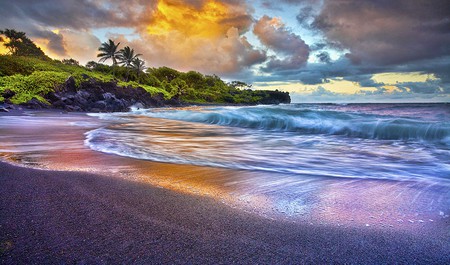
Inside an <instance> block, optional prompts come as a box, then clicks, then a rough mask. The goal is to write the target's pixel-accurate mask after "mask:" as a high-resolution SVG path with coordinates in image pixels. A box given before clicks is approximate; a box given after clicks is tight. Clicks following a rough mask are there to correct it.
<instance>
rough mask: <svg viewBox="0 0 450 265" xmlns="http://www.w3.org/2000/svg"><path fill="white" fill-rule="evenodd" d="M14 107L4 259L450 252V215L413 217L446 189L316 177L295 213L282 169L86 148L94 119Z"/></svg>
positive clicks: (2, 208)
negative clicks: (276, 191) (280, 187)
mask: <svg viewBox="0 0 450 265" xmlns="http://www.w3.org/2000/svg"><path fill="white" fill-rule="evenodd" d="M9 114H11V113H9ZM9 114H8V113H6V114H3V115H9ZM15 114H17V115H16V116H17V117H13V119H12V120H10V121H11V122H10V123H8V120H9V119H3V120H0V122H1V124H2V126H0V133H1V135H2V139H1V141H2V149H4V150H3V151H2V152H0V153H1V154H2V158H3V159H2V161H5V160H6V161H9V162H11V161H12V162H14V163H15V164H16V165H11V164H10V163H5V162H0V172H1V173H0V228H1V229H0V263H2V264H16V263H89V264H90V263H96V264H97V263H138V264H140V263H202V264H203V263H204V264H217V263H233V262H234V263H330V262H334V263H427V264H428V263H448V261H449V260H450V255H449V254H447V253H450V244H449V242H448V236H449V234H448V231H447V230H446V228H448V227H449V223H448V222H449V219H448V218H439V219H438V217H439V216H438V213H439V212H437V213H436V212H435V210H433V214H434V216H431V215H430V216H427V214H429V213H422V214H421V215H420V216H414V214H415V213H418V212H417V210H418V209H420V208H422V207H423V206H424V204H426V203H428V202H429V199H431V198H435V197H436V196H437V195H439V190H438V189H437V190H436V189H435V190H434V191H433V190H427V189H425V190H424V189H422V187H420V186H417V185H409V184H408V183H407V182H399V183H396V182H390V181H383V180H376V181H375V180H364V181H354V180H333V179H322V180H318V181H316V180H313V179H315V178H314V177H312V178H311V180H307V181H306V182H304V183H300V185H304V186H302V187H303V188H304V189H306V190H308V189H312V190H313V192H311V194H310V196H306V197H302V199H305V201H303V203H304V205H305V206H306V207H307V208H306V210H305V212H300V213H293V215H292V216H291V215H290V214H291V213H290V212H286V210H289V208H284V207H286V206H288V207H289V206H290V201H289V197H283V198H281V199H280V198H274V197H271V192H272V191H273V190H272V191H270V192H269V193H265V192H264V189H265V186H264V185H266V184H270V183H271V182H272V181H277V180H278V177H283V176H276V175H273V174H265V173H262V172H246V171H239V170H229V169H220V168H211V167H199V166H190V165H178V164H170V163H156V162H151V161H142V160H137V159H131V158H126V157H120V156H116V155H110V154H105V153H101V152H96V151H93V150H91V149H89V148H87V147H86V146H85V145H84V144H83V141H84V138H85V135H84V133H85V132H86V131H88V130H91V129H92V128H96V127H97V126H98V125H99V124H98V123H97V122H100V123H101V121H98V119H96V118H92V117H88V116H86V115H84V114H76V113H68V114H60V113H59V112H36V111H30V112H29V111H26V112H25V113H23V112H22V113H15ZM1 116H2V115H1V114H0V118H1ZM5 118H7V117H5ZM94 123H95V124H94ZM43 124H45V126H42V125H43ZM74 124H78V125H77V126H74ZM8 137H9V138H8ZM22 145H24V146H25V149H20V148H21V146H22ZM9 148H11V150H10V151H9V154H8V151H6V156H5V150H7V149H9ZM40 148H43V149H40ZM8 156H9V157H8ZM8 158H9V159H8ZM20 164H25V165H27V166H28V168H26V167H22V166H18V165H20ZM30 167H41V168H47V169H51V170H43V169H33V168H30ZM259 184H261V185H262V186H258V185H259ZM272 188H273V187H272ZM284 192H285V191H284ZM419 194H420V195H421V196H420V197H418V196H419ZM394 195H395V196H394ZM430 196H431V197H430ZM424 198H426V199H424ZM284 199H287V201H286V202H284V203H283V200H284ZM412 200H417V202H418V204H417V205H416V204H409V203H408V202H410V201H412ZM280 202H281V203H280ZM236 203H237V204H236ZM413 206H414V207H419V208H414V207H413ZM276 207H280V208H276ZM274 209H275V210H274ZM302 209H303V208H302ZM444 210H445V209H444ZM267 211H268V212H275V214H274V215H271V214H267ZM378 214H381V215H380V216H378ZM401 214H403V216H402V217H399V215H401ZM405 214H406V216H405ZM375 215H376V216H375ZM436 215H437V216H436ZM398 218H402V220H404V221H402V223H398V222H397V221H398V220H397V219H398ZM419 218H420V219H423V220H425V222H424V223H421V222H419ZM428 218H430V219H433V221H432V222H431V221H428ZM408 219H414V223H411V222H408ZM396 220H397V221H396ZM367 224H369V225H367ZM391 225H392V226H391Z"/></svg>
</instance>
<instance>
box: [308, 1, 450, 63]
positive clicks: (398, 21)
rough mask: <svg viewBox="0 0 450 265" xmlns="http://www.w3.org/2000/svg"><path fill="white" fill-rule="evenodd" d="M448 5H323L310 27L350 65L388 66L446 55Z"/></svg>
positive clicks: (449, 25) (449, 44) (449, 40)
mask: <svg viewBox="0 0 450 265" xmlns="http://www.w3.org/2000/svg"><path fill="white" fill-rule="evenodd" d="M449 18H450V2H449V1H448V0H435V1H432V2H430V1H426V0H419V1H410V0H398V1H382V0H377V1H373V0H332V1H331V0H325V1H324V4H323V7H322V9H321V11H320V14H319V15H318V16H316V17H315V19H314V22H313V23H312V26H313V27H315V28H316V29H318V30H320V31H322V32H323V33H324V35H325V37H326V38H327V40H328V41H329V42H331V43H334V44H335V45H338V46H340V48H342V49H348V50H349V51H350V53H349V54H348V58H350V59H351V60H352V61H353V62H354V63H365V62H367V63H375V64H378V65H393V64H403V63H409V62H414V61H417V60H422V59H430V58H437V57H440V56H445V55H450V48H449V47H450V19H449Z"/></svg>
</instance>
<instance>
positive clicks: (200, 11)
mask: <svg viewBox="0 0 450 265" xmlns="http://www.w3.org/2000/svg"><path fill="white" fill-rule="evenodd" d="M143 21H145V22H144V23H146V24H145V26H144V27H143V26H140V27H138V28H137V30H138V32H139V34H140V37H141V38H140V39H135V40H132V41H131V42H130V41H128V40H127V39H126V37H125V36H122V38H121V39H118V41H121V42H122V43H129V44H130V46H132V47H133V48H135V50H137V51H138V52H139V53H142V54H144V55H143V57H144V59H146V60H147V62H148V65H149V66H163V65H165V66H169V67H174V68H176V69H179V70H183V71H185V70H197V71H201V72H204V73H209V74H224V73H233V72H238V71H240V70H242V69H244V68H248V67H251V66H252V65H253V64H255V63H260V62H262V61H264V60H265V59H266V53H265V52H264V51H261V50H258V49H256V48H255V47H253V45H251V44H250V43H249V42H248V40H247V39H246V38H245V37H244V36H243V35H242V34H243V33H245V32H247V31H248V29H249V28H250V26H251V24H252V17H251V15H250V14H249V11H248V7H247V6H246V4H245V3H243V2H238V1H217V0H198V1H189V0H160V1H158V3H157V4H156V5H155V9H154V10H153V11H152V15H151V18H150V19H145V20H143Z"/></svg>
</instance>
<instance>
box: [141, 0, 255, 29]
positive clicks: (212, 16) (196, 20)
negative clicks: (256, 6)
mask: <svg viewBox="0 0 450 265" xmlns="http://www.w3.org/2000/svg"><path fill="white" fill-rule="evenodd" d="M250 24H251V19H250V16H249V15H248V14H247V11H246V8H245V6H240V5H230V4H226V3H222V2H220V1H214V0H212V1H204V2H203V3H202V4H201V6H200V7H199V6H195V5H190V4H187V3H186V1H180V0H160V1H159V2H158V4H157V6H156V11H155V12H154V13H153V16H152V19H151V21H150V24H149V25H148V26H147V28H146V30H147V33H148V34H150V35H167V34H171V33H172V32H174V31H175V32H179V33H181V34H183V35H186V36H200V37H206V38H209V37H218V36H223V35H225V34H226V32H227V31H228V29H229V28H231V27H235V28H237V29H238V30H240V31H241V32H242V31H245V30H247V29H248V27H249V26H250Z"/></svg>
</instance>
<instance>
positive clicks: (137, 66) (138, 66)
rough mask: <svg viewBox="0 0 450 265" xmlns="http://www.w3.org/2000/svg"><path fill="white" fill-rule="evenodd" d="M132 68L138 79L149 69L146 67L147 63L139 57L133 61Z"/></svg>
mask: <svg viewBox="0 0 450 265" xmlns="http://www.w3.org/2000/svg"><path fill="white" fill-rule="evenodd" d="M131 67H132V68H133V69H134V70H136V72H137V75H138V77H139V75H140V74H141V72H143V71H144V70H145V69H146V68H147V67H145V61H144V60H141V59H139V58H137V57H136V58H134V59H133V61H132V62H131Z"/></svg>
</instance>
